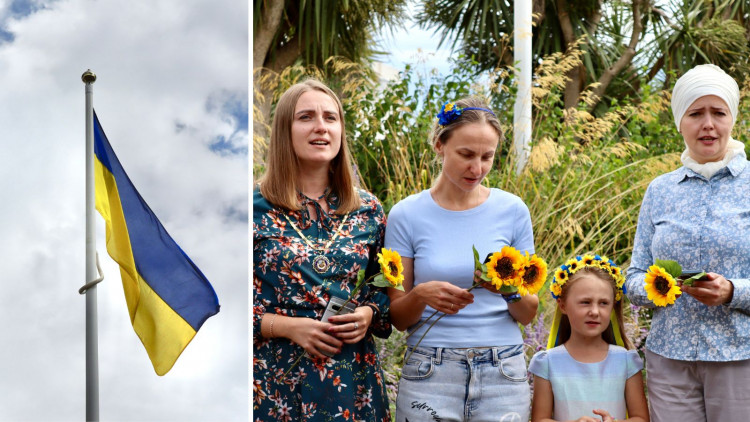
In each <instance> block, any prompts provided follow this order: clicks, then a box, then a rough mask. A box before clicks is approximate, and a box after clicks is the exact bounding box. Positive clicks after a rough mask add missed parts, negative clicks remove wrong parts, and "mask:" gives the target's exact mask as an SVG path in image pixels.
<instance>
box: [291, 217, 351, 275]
mask: <svg viewBox="0 0 750 422" xmlns="http://www.w3.org/2000/svg"><path fill="white" fill-rule="evenodd" d="M284 217H286V220H287V221H288V222H289V224H290V225H291V226H292V228H293V229H294V231H296V232H297V234H298V235H299V237H301V238H302V240H303V241H304V242H305V243H306V244H307V246H309V247H310V249H312V251H313V253H314V254H315V258H313V260H312V267H313V270H315V272H316V273H318V274H323V273H325V272H327V271H328V270H329V269H330V268H331V265H332V264H331V260H330V259H328V257H327V256H326V255H325V254H326V253H327V252H328V248H330V247H331V245H332V244H333V242H334V241H335V240H336V238H337V237H339V234H340V233H341V229H343V228H344V223H346V219H347V218H349V213H346V215H344V219H343V220H341V224H339V227H338V228H337V229H336V232H335V233H334V234H333V237H331V240H329V241H328V243H326V244H325V245H323V246H322V247H321V246H319V244H314V243H313V242H312V241H311V240H310V239H308V238H307V236H305V235H304V234H302V230H300V229H299V228H298V227H297V225H296V224H294V222H293V221H292V220H291V219H290V218H289V216H288V215H286V214H284Z"/></svg>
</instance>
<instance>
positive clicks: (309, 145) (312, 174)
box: [253, 80, 391, 421]
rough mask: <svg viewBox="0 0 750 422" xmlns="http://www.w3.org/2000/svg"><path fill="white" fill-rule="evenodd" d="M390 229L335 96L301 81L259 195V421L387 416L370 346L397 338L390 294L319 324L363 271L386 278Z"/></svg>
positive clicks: (277, 128) (278, 128) (282, 115)
mask: <svg viewBox="0 0 750 422" xmlns="http://www.w3.org/2000/svg"><path fill="white" fill-rule="evenodd" d="M384 232H385V215H384V213H383V209H382V207H381V205H380V203H379V202H378V200H377V198H375V197H374V196H373V195H371V194H369V193H367V192H365V191H363V190H361V189H358V188H355V184H354V175H353V171H352V165H351V159H350V154H349V151H348V147H347V143H346V133H345V130H344V115H343V110H342V107H341V102H340V101H339V99H338V97H337V96H336V95H335V94H334V93H333V91H331V90H330V89H329V88H328V87H327V86H325V85H323V84H321V83H320V82H318V81H315V80H307V81H305V82H302V83H299V84H297V85H294V86H292V87H291V88H289V89H288V90H287V91H286V92H285V93H284V94H283V95H282V97H281V98H280V99H279V102H278V105H277V108H276V114H275V116H274V121H273V129H272V133H271V141H270V143H269V150H268V156H267V159H266V173H265V175H264V176H263V177H262V178H261V179H260V182H259V183H258V185H257V186H256V188H255V189H254V191H253V353H254V355H253V420H255V421H265V420H268V421H271V420H273V421H277V420H280V421H338V420H341V421H347V420H356V421H390V410H389V407H388V399H387V396H386V391H385V382H384V380H383V376H382V370H381V368H380V361H379V359H378V355H377V351H376V348H375V342H374V339H373V335H377V336H379V337H388V335H390V333H391V326H390V324H389V322H388V320H389V299H388V296H387V295H386V294H385V293H384V292H382V291H380V290H378V289H374V288H371V287H370V286H365V287H363V288H362V289H361V290H360V291H359V293H358V294H357V295H356V297H355V298H353V300H352V303H353V304H354V310H353V312H351V313H348V314H340V315H335V316H332V317H330V319H329V320H328V322H321V318H322V316H323V314H324V312H325V309H326V306H327V305H328V303H329V301H330V300H331V298H332V297H333V296H337V297H339V298H341V299H344V300H345V299H347V298H349V296H350V294H351V292H352V291H353V290H354V287H355V286H356V283H357V274H358V272H359V270H361V269H366V270H368V272H369V273H370V274H371V273H374V272H376V271H377V270H376V268H377V262H376V261H375V256H376V254H377V252H378V250H379V248H380V246H381V245H382V240H383V236H384ZM329 356H330V357H329ZM300 357H301V358H300Z"/></svg>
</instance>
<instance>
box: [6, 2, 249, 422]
mask: <svg viewBox="0 0 750 422" xmlns="http://www.w3.org/2000/svg"><path fill="white" fill-rule="evenodd" d="M89 68H90V69H91V70H93V71H94V72H95V73H96V74H97V76H98V80H97V81H96V83H95V84H94V107H95V108H96V111H97V114H98V116H99V119H100V121H101V123H102V126H103V128H104V130H105V131H106V133H107V136H108V138H109V140H110V142H111V144H112V146H113V148H114V150H115V152H116V153H117V154H118V156H119V158H120V161H121V162H122V164H123V166H124V167H125V170H126V171H127V172H128V174H129V175H130V178H131V179H132V181H133V183H134V184H135V186H136V187H137V188H138V189H139V191H140V193H141V195H142V196H143V197H144V199H145V200H146V201H147V202H148V204H149V205H150V207H151V208H152V209H153V210H154V212H155V213H156V214H157V216H159V218H160V219H161V221H162V223H163V224H164V226H165V227H166V229H167V230H168V231H169V232H170V234H171V235H172V236H173V237H174V238H175V240H176V241H177V243H178V244H179V245H180V246H181V247H182V248H183V250H185V252H186V253H187V254H188V255H189V256H190V257H191V258H192V259H193V261H194V262H195V263H196V264H197V265H198V266H199V267H200V268H201V269H202V271H203V272H204V274H205V275H206V276H207V278H208V279H209V280H210V281H211V283H212V284H213V286H214V289H215V290H216V293H217V295H218V297H219V302H220V304H221V312H220V313H219V314H217V315H216V316H214V317H212V318H210V319H209V320H208V321H207V322H206V323H205V324H204V325H203V328H202V329H201V330H200V331H199V332H198V334H197V335H196V337H195V339H194V340H193V342H192V343H191V344H190V345H189V346H188V347H187V349H186V350H185V352H184V353H183V355H182V356H181V357H180V358H179V359H178V361H177V363H176V364H175V366H174V368H173V369H172V370H171V372H169V373H168V374H167V375H165V376H164V377H159V376H157V375H156V374H155V373H154V370H153V368H152V366H151V363H150V361H149V360H148V357H147V355H146V352H145V349H144V348H143V346H142V345H141V343H140V340H139V339H138V337H137V336H136V334H135V332H134V331H133V329H132V327H131V325H130V320H129V317H128V312H127V307H126V305H125V299H124V295H123V290H122V284H121V281H120V277H119V270H118V268H117V266H116V264H114V262H113V261H112V260H111V259H110V258H109V255H107V253H106V249H105V247H104V224H103V220H102V219H101V218H100V217H99V216H98V214H97V216H96V219H97V230H98V235H97V249H98V251H99V256H100V260H101V262H102V265H103V270H104V274H105V276H106V278H105V280H104V282H103V283H101V284H100V285H99V287H98V292H97V295H98V301H99V307H98V310H99V372H100V392H99V394H100V416H101V420H103V421H244V420H247V411H248V398H249V390H248V376H249V372H248V363H247V361H248V331H249V330H248V300H247V297H248V290H247V284H248V281H247V280H248V262H247V261H248V260H247V257H248V224H247V217H248V164H247V163H248V123H247V122H248V119H247V112H248V106H247V98H248V2H245V1H236V0H190V1H184V0H161V1H157V2H142V1H121V0H119V1H115V0H0V194H2V196H1V197H2V205H0V257H1V258H0V265H2V270H0V282H1V284H0V286H2V290H0V315H1V316H2V320H1V321H2V322H0V421H81V420H84V418H85V359H84V353H85V337H84V333H85V326H84V320H85V298H84V297H83V296H80V295H79V294H78V288H79V287H80V286H81V285H82V284H84V282H85V280H84V259H85V258H84V252H85V250H84V249H85V234H84V212H85V211H84V130H85V128H84V85H83V83H82V82H81V79H80V77H81V74H82V73H83V72H84V71H85V70H86V69H89Z"/></svg>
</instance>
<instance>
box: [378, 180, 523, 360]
mask: <svg viewBox="0 0 750 422" xmlns="http://www.w3.org/2000/svg"><path fill="white" fill-rule="evenodd" d="M472 245H474V246H476V248H477V251H479V258H480V260H482V261H484V258H485V257H486V256H487V254H488V253H490V252H497V251H500V249H502V247H503V246H506V245H510V246H513V247H515V248H516V249H518V250H519V251H521V253H523V252H524V251H528V252H529V254H533V253H534V235H533V233H532V230H531V216H530V214H529V209H528V208H527V207H526V204H524V203H523V201H522V200H521V198H519V197H517V196H515V195H512V194H510V193H508V192H504V191H502V190H500V189H491V190H490V195H489V197H488V198H487V200H486V201H484V202H483V203H482V204H481V205H479V206H477V207H474V208H471V209H468V210H464V211H450V210H446V209H444V208H442V207H440V206H439V205H438V204H437V203H436V202H435V201H434V200H433V199H432V195H431V194H430V191H429V190H425V191H422V192H420V193H418V194H415V195H411V196H409V197H408V198H406V199H404V200H403V201H401V202H399V203H398V204H396V205H395V206H394V207H393V209H391V212H390V214H389V215H388V225H387V226H386V232H385V247H386V248H388V249H393V250H395V251H397V252H398V253H399V254H400V255H401V256H402V257H405V258H412V259H414V285H415V286H416V285H418V284H420V283H424V282H426V281H432V280H438V281H447V282H450V283H453V284H455V285H456V286H459V287H462V288H465V289H468V288H469V287H471V285H472V283H473V277H474V255H473V253H472V250H471V247H472ZM471 293H472V294H473V295H474V303H472V304H470V305H468V306H466V307H465V308H464V309H462V310H461V311H460V312H458V313H457V314H455V315H446V316H445V317H443V318H442V319H440V321H438V322H437V323H436V324H435V326H434V327H433V328H431V329H430V331H429V332H428V334H427V336H426V337H425V338H424V340H422V342H421V343H420V346H425V347H448V348H458V347H489V346H505V345H514V344H521V343H523V338H522V337H521V332H520V330H519V329H518V324H517V323H516V321H515V320H514V319H513V317H511V315H510V313H509V312H508V305H507V303H505V300H504V299H503V298H502V297H501V296H500V295H498V294H495V293H491V292H489V291H488V290H486V289H483V288H476V289H474V290H472V291H471ZM434 311H435V310H434V309H433V308H431V307H430V306H427V307H426V308H425V310H424V312H423V313H422V317H421V319H420V321H423V320H425V319H427V318H428V317H429V316H430V315H431V314H432V313H433V312H434ZM440 315H443V314H442V313H440V312H439V313H438V314H437V315H436V316H435V317H433V318H432V319H431V320H429V321H428V322H427V323H426V324H425V325H423V326H422V327H421V328H420V329H419V330H416V332H414V333H413V334H412V335H411V337H409V339H408V340H407V343H408V344H409V345H412V346H413V345H415V344H416V343H417V341H419V339H420V338H421V337H422V334H424V332H425V331H426V330H427V328H428V327H429V325H430V324H431V323H432V322H433V321H435V320H436V319H437V317H439V316H440ZM416 325H418V324H415V326H416ZM414 328H415V327H412V328H410V329H409V332H410V333H411V332H412V331H414Z"/></svg>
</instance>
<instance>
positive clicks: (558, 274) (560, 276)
mask: <svg viewBox="0 0 750 422" xmlns="http://www.w3.org/2000/svg"><path fill="white" fill-rule="evenodd" d="M584 267H595V268H601V269H603V270H605V271H606V272H608V273H609V275H611V276H612V278H613V279H614V280H615V285H616V287H617V292H615V301H617V302H619V301H620V299H622V295H623V294H625V293H627V291H626V289H625V276H624V275H623V274H622V270H621V269H620V267H618V266H617V264H615V263H614V261H612V260H611V259H607V257H601V256H599V255H583V256H576V257H575V258H571V259H569V260H568V261H567V262H566V263H565V264H563V265H561V266H560V268H558V269H557V270H556V271H555V275H554V277H553V278H552V284H550V286H549V291H550V293H552V297H554V298H555V299H559V298H560V295H561V294H562V286H563V285H564V284H565V283H567V282H568V280H569V279H570V276H572V275H573V274H575V273H576V272H578V271H579V270H580V269H581V268H584Z"/></svg>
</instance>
